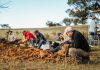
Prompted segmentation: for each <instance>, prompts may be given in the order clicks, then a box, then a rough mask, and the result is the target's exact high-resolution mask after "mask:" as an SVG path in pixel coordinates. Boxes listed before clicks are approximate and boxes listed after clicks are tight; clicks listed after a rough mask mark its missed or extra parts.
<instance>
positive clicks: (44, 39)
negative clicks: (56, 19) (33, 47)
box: [36, 32, 46, 43]
mask: <svg viewBox="0 0 100 70" xmlns="http://www.w3.org/2000/svg"><path fill="white" fill-rule="evenodd" d="M36 37H37V43H39V42H41V40H42V41H46V38H45V37H44V35H43V34H42V33H40V32H38V33H36Z"/></svg>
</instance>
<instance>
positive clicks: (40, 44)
mask: <svg viewBox="0 0 100 70" xmlns="http://www.w3.org/2000/svg"><path fill="white" fill-rule="evenodd" d="M42 44H46V41H44V40H41V41H40V42H39V44H38V47H37V48H40V47H41V46H42Z"/></svg>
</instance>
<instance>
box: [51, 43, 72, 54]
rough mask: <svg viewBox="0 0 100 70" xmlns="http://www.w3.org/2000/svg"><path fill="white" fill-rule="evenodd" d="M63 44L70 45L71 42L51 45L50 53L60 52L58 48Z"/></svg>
mask: <svg viewBox="0 0 100 70" xmlns="http://www.w3.org/2000/svg"><path fill="white" fill-rule="evenodd" d="M64 44H71V42H69V41H66V42H63V43H61V44H59V43H56V42H55V43H54V45H53V50H51V52H53V53H54V52H57V51H59V50H60V47H61V46H62V45H64Z"/></svg>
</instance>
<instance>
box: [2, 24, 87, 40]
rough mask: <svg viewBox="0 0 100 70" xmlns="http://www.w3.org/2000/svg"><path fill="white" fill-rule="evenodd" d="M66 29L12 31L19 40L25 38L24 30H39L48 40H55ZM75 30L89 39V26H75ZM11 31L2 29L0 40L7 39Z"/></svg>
mask: <svg viewBox="0 0 100 70" xmlns="http://www.w3.org/2000/svg"><path fill="white" fill-rule="evenodd" d="M65 28H66V27H64V26H62V27H50V28H20V29H11V30H12V31H13V32H14V33H15V34H16V36H17V38H23V37H22V36H23V35H22V32H23V31H24V30H26V31H30V32H32V33H33V32H34V31H35V30H39V31H40V32H41V33H43V34H44V35H45V36H46V38H47V39H48V40H55V35H56V33H59V32H60V33H63V32H64V29H65ZM73 28H74V29H76V30H78V31H80V32H81V33H83V35H84V36H85V37H86V38H87V37H88V26H86V25H79V26H73ZM8 31H9V30H7V29H0V38H2V37H3V38H7V32H8Z"/></svg>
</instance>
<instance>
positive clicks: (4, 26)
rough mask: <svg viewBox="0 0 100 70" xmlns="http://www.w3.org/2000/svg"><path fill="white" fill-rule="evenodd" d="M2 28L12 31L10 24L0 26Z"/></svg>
mask: <svg viewBox="0 0 100 70" xmlns="http://www.w3.org/2000/svg"><path fill="white" fill-rule="evenodd" d="M0 26H1V27H2V29H11V27H10V26H9V24H0Z"/></svg>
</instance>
